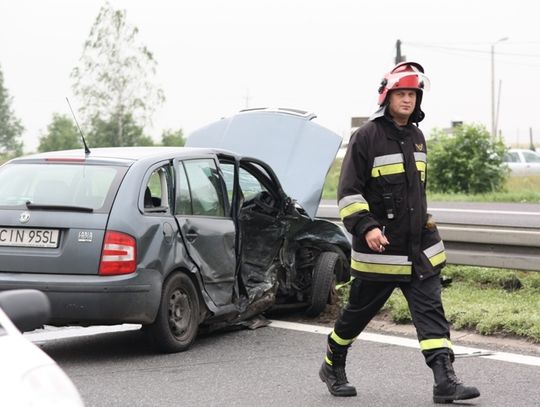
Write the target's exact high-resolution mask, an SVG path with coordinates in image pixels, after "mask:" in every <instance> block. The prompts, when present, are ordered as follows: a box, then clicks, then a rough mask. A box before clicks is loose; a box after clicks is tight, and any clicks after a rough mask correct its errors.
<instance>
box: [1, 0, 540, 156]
mask: <svg viewBox="0 0 540 407" xmlns="http://www.w3.org/2000/svg"><path fill="white" fill-rule="evenodd" d="M102 4H103V1H100V0H84V1H83V0H79V1H76V0H48V1H42V0H16V1H14V0H13V1H9V0H0V68H1V69H2V71H3V73H4V86H5V87H7V89H8V91H9V92H10V94H11V96H12V97H13V108H14V110H15V113H16V115H17V116H18V117H19V118H20V119H21V120H22V122H23V124H24V126H25V128H26V130H25V134H24V142H25V151H27V152H28V151H31V150H33V149H35V148H36V147H37V145H38V138H39V136H40V135H42V134H43V132H44V131H45V129H46V127H47V124H48V123H49V122H50V121H51V118H52V114H53V113H54V112H58V113H65V114H69V108H68V107H67V105H66V102H65V97H66V96H68V97H72V91H71V81H70V79H69V74H70V72H71V70H72V68H73V67H74V66H75V65H76V64H77V61H78V59H79V57H80V56H81V52H82V46H83V43H84V41H85V39H86V38H87V36H88V34H89V31H90V27H91V26H92V24H93V22H94V20H95V18H96V16H97V13H98V11H99V8H100V6H101V5H102ZM111 4H112V5H113V6H115V7H117V8H123V9H126V10H127V18H128V22H129V23H131V24H133V25H136V26H137V27H138V28H139V29H140V33H139V35H140V37H139V38H140V40H141V41H142V42H143V43H144V44H146V45H147V47H148V48H149V49H150V50H151V51H152V52H153V53H154V56H155V58H156V59H157V62H158V77H157V81H158V83H159V85H160V86H161V87H162V88H163V90H164V91H165V96H166V102H165V104H164V105H163V107H162V108H161V109H160V110H159V111H158V112H156V114H155V116H154V127H153V128H152V129H148V132H149V133H150V134H151V135H152V136H153V137H154V139H155V140H156V141H157V140H159V135H160V134H161V130H162V129H165V128H172V129H178V128H182V129H183V130H184V132H185V133H187V134H189V133H190V132H191V131H193V130H195V129H196V128H198V127H201V126H203V125H205V124H207V123H209V122H211V121H213V120H216V119H218V118H220V117H223V116H227V115H230V114H233V113H235V112H236V111H238V110H239V109H243V108H245V107H246V106H248V107H260V106H275V107H293V108H299V109H304V110H309V111H312V112H314V113H315V114H317V116H318V118H317V119H316V120H317V121H318V123H320V124H322V125H324V126H326V127H329V128H330V129H332V130H334V131H335V132H336V133H338V134H340V135H341V136H348V135H349V133H350V121H351V117H352V116H369V115H370V114H371V113H372V112H373V111H374V110H375V109H376V100H377V93H376V92H377V88H378V85H379V82H380V79H381V78H382V76H383V74H384V73H385V72H386V71H388V70H389V69H390V68H391V67H392V66H393V65H394V56H395V42H396V40H397V39H401V40H402V41H403V45H402V51H403V53H404V54H405V55H406V56H407V59H408V60H411V61H417V62H420V63H421V64H422V65H423V66H424V68H425V70H426V74H427V75H428V76H429V77H430V79H431V90H430V92H429V93H426V95H425V96H424V102H423V108H424V111H425V112H426V115H427V117H426V119H425V120H424V122H423V123H421V128H422V129H423V130H424V132H425V133H426V134H429V133H430V131H431V129H433V128H435V127H438V128H444V127H448V126H449V125H450V122H451V121H452V120H463V121H465V122H479V123H483V124H485V125H486V126H487V128H488V129H490V126H491V59H490V49H491V44H493V43H495V42H497V41H498V40H499V39H501V38H504V37H508V40H506V41H503V42H500V43H498V44H497V45H496V46H495V77H496V83H497V84H498V83H499V80H501V81H502V91H501V98H500V116H499V128H500V129H501V130H502V132H503V134H504V135H505V137H506V138H507V140H508V142H509V143H515V142H517V141H519V142H520V143H522V144H525V143H526V142H528V135H529V128H530V127H532V128H533V132H534V135H535V141H536V144H537V146H538V145H540V106H539V105H540V104H539V103H538V101H537V98H536V96H538V95H540V29H539V28H538V21H537V20H538V15H539V14H538V5H537V4H538V2H537V1H535V0H530V1H524V0H512V1H500V0H495V1H489V2H488V1H471V0H466V1H462V0H453V1H437V0H424V1H421V0H408V1H403V0H400V1H391V0H377V1H360V0H268V1H267V0H226V1H225V0H189V1H184V0H176V1H172V0H171V1H165V0H154V1H139V0H111Z"/></svg>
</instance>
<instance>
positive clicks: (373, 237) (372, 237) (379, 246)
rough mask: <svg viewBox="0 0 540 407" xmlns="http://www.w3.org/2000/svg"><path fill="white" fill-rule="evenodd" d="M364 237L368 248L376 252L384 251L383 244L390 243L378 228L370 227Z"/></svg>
mask: <svg viewBox="0 0 540 407" xmlns="http://www.w3.org/2000/svg"><path fill="white" fill-rule="evenodd" d="M365 237H366V242H367V244H368V246H369V248H370V249H371V250H373V251H374V252H377V253H382V252H384V246H386V245H388V244H390V242H389V241H388V239H387V238H386V236H385V235H383V234H382V231H381V229H379V228H375V229H371V230H370V231H369V232H367V233H366V235H365Z"/></svg>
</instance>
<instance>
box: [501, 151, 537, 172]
mask: <svg viewBox="0 0 540 407" xmlns="http://www.w3.org/2000/svg"><path fill="white" fill-rule="evenodd" d="M504 163H505V164H506V165H507V166H508V168H510V170H511V171H512V173H513V174H518V175H526V174H540V154H539V153H537V152H536V151H532V150H525V149H517V148H513V149H510V150H508V151H507V152H506V154H505V155H504Z"/></svg>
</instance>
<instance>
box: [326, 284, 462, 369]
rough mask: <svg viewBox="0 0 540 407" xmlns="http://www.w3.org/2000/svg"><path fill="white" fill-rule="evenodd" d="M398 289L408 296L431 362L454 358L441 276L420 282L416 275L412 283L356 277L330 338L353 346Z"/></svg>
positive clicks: (428, 361)
mask: <svg viewBox="0 0 540 407" xmlns="http://www.w3.org/2000/svg"><path fill="white" fill-rule="evenodd" d="M396 287H399V288H400V289H401V291H402V292H403V295H404V296H405V298H406V300H407V303H408V306H409V310H410V312H411V316H412V320H413V324H414V326H415V328H416V333H417V336H418V340H419V342H420V348H421V349H422V353H423V354H424V357H425V359H426V363H427V364H428V365H429V363H430V362H431V361H432V360H433V359H434V358H435V357H436V356H437V355H439V354H441V353H446V354H449V356H450V358H451V360H453V359H454V354H453V352H452V347H451V343H450V329H449V324H448V321H447V320H446V317H445V315H444V309H443V305H442V301H441V281H440V277H439V275H438V274H437V275H433V276H430V277H428V278H426V279H424V280H420V279H419V278H418V277H416V275H415V273H413V277H412V279H411V281H410V282H406V283H403V282H379V281H369V280H362V279H361V278H360V277H356V278H355V279H354V280H353V281H352V284H351V289H350V294H349V301H348V303H347V305H346V306H345V307H344V308H343V310H342V311H341V315H340V317H339V319H338V320H337V321H336V323H335V326H334V331H333V332H332V334H331V338H333V339H334V340H337V342H338V343H341V344H350V343H352V342H353V341H354V339H355V338H356V337H357V336H358V335H360V333H361V332H362V331H363V330H364V328H365V327H366V325H367V324H368V323H369V321H371V319H372V318H373V317H374V316H375V315H376V314H377V312H378V311H379V310H380V309H381V308H382V307H383V305H384V304H385V302H386V301H387V300H388V298H389V297H390V295H391V294H392V292H393V291H394V289H395V288H396Z"/></svg>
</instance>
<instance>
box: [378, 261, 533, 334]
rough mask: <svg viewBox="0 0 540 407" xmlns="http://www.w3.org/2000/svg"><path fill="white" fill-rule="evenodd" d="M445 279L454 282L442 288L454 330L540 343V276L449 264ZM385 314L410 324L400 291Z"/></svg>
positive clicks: (447, 314) (387, 306)
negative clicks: (518, 338)
mask: <svg viewBox="0 0 540 407" xmlns="http://www.w3.org/2000/svg"><path fill="white" fill-rule="evenodd" d="M443 277H444V278H445V279H447V281H448V279H452V282H451V283H450V285H449V286H448V287H445V288H443V292H442V296H443V303H444V308H445V312H446V316H447V318H448V320H449V321H450V323H451V324H452V327H453V329H464V330H471V331H474V332H476V333H479V334H482V335H499V336H516V337H521V338H524V339H527V340H529V341H531V342H533V343H540V312H538V310H539V309H540V273H537V272H534V271H533V272H520V271H514V270H505V269H493V268H484V267H470V266H456V265H449V266H447V267H446V268H445V270H444V272H443ZM382 312H385V313H387V314H388V315H389V317H390V319H391V320H392V321H393V322H395V323H398V324H403V323H410V322H411V316H410V313H409V310H408V308H407V302H406V301H405V297H404V296H403V294H402V293H401V291H399V290H396V291H395V292H394V293H393V294H392V296H391V297H390V299H389V300H388V302H387V303H386V305H385V307H384V308H383V310H382Z"/></svg>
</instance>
